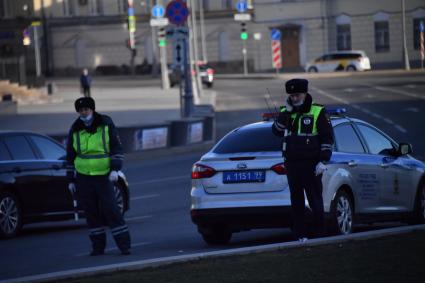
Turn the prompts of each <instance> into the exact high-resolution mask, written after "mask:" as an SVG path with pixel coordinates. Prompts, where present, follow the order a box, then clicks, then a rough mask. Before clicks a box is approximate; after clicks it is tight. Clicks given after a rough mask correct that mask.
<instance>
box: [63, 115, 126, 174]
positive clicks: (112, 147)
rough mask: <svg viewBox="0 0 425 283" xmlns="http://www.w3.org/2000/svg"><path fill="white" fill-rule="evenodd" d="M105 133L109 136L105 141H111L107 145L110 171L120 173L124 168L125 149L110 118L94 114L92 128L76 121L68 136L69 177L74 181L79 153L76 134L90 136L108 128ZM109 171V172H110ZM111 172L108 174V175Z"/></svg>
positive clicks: (78, 120)
mask: <svg viewBox="0 0 425 283" xmlns="http://www.w3.org/2000/svg"><path fill="white" fill-rule="evenodd" d="M106 127H107V130H106V131H105V133H106V134H107V135H108V136H107V138H105V140H107V141H109V142H108V145H106V148H107V151H108V152H107V153H108V155H109V156H108V159H109V160H110V162H109V166H108V167H109V170H110V171H119V170H121V168H122V163H123V159H124V155H123V149H122V145H121V141H120V139H119V136H118V131H117V129H116V127H115V125H114V123H113V122H112V119H111V118H110V117H109V116H106V115H101V114H99V113H97V112H93V121H92V123H91V125H90V126H86V125H85V124H84V122H83V121H82V120H81V119H79V118H78V119H76V120H75V122H74V123H73V124H72V126H71V129H70V131H69V134H68V140H67V147H66V152H67V154H66V160H67V169H68V170H67V176H68V178H69V179H70V181H72V180H73V179H74V162H75V161H76V159H77V157H78V152H77V151H76V150H75V141H74V138H75V135H74V134H75V133H78V132H81V131H83V130H85V132H87V133H88V134H89V135H90V134H93V135H95V134H96V133H98V132H99V128H106ZM109 170H108V171H109ZM107 173H109V172H106V173H105V174H107Z"/></svg>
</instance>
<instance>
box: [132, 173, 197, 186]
mask: <svg viewBox="0 0 425 283" xmlns="http://www.w3.org/2000/svg"><path fill="white" fill-rule="evenodd" d="M183 179H190V175H183V176H175V177H168V178H160V179H152V180H147V181H140V182H132V183H130V186H134V185H145V184H153V183H160V182H168V181H177V180H183Z"/></svg>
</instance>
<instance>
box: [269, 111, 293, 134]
mask: <svg viewBox="0 0 425 283" xmlns="http://www.w3.org/2000/svg"><path fill="white" fill-rule="evenodd" d="M290 115H291V114H290V113H289V112H287V111H283V112H280V113H279V116H278V117H277V119H276V121H274V123H273V126H272V131H273V134H275V135H276V136H278V137H283V136H284V133H285V129H286V128H287V127H288V124H289V119H290Z"/></svg>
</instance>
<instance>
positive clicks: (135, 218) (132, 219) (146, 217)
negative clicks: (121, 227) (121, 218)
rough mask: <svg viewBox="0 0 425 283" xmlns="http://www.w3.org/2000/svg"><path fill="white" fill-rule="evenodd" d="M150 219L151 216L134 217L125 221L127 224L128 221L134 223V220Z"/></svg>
mask: <svg viewBox="0 0 425 283" xmlns="http://www.w3.org/2000/svg"><path fill="white" fill-rule="evenodd" d="M152 217H153V215H142V216H134V217H128V218H126V219H125V221H127V222H129V221H134V220H142V219H148V218H152Z"/></svg>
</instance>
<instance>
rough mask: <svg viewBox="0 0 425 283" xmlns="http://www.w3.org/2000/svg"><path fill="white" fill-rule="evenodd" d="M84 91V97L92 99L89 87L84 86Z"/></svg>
mask: <svg viewBox="0 0 425 283" xmlns="http://www.w3.org/2000/svg"><path fill="white" fill-rule="evenodd" d="M82 90H83V94H84V97H90V96H91V94H90V87H89V86H83V87H82Z"/></svg>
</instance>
